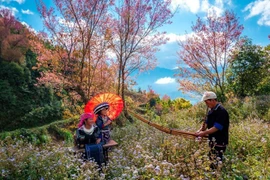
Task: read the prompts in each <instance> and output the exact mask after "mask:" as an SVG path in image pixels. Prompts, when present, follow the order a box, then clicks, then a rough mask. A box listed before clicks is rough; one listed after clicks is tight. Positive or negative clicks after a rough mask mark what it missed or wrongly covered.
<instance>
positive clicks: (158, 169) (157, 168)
mask: <svg viewBox="0 0 270 180" xmlns="http://www.w3.org/2000/svg"><path fill="white" fill-rule="evenodd" d="M154 170H155V172H156V173H157V174H159V173H160V167H159V166H156V168H155V169H154Z"/></svg>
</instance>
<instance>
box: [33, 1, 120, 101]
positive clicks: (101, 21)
mask: <svg viewBox="0 0 270 180" xmlns="http://www.w3.org/2000/svg"><path fill="white" fill-rule="evenodd" d="M54 3H55V7H56V8H47V7H46V5H45V3H44V2H43V1H42V0H39V1H38V5H37V6H38V10H39V12H40V15H41V17H42V19H43V23H44V26H45V27H46V30H47V32H48V35H49V40H50V41H51V44H53V45H54V47H53V48H52V50H53V51H54V52H57V58H56V61H57V62H56V63H55V65H56V66H54V67H52V69H51V70H48V75H49V73H53V74H57V75H56V76H62V77H61V78H60V79H62V80H63V81H62V82H64V83H63V88H64V89H65V90H66V91H67V92H73V94H74V92H76V93H77V94H78V95H79V96H81V99H82V100H83V102H87V101H88V99H89V98H90V96H91V95H93V94H95V93H97V92H100V91H104V90H107V89H108V87H110V86H111V85H110V84H109V83H113V82H115V81H114V79H113V78H114V77H115V76H114V73H113V72H114V71H104V70H105V69H108V67H109V65H112V63H110V62H107V60H108V56H107V50H108V44H107V42H108V40H107V39H106V36H107V35H106V32H107V21H108V13H107V12H108V7H109V6H110V5H111V1H110V0H91V1H89V0H78V1H73V0H55V1H54ZM46 60H47V61H50V59H49V57H48V58H47V59H46ZM44 77H46V75H44ZM45 80H46V79H45ZM76 93H75V94H76Z"/></svg>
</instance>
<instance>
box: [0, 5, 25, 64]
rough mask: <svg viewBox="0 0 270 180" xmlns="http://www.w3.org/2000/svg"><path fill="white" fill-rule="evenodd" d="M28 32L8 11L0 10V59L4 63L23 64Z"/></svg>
mask: <svg viewBox="0 0 270 180" xmlns="http://www.w3.org/2000/svg"><path fill="white" fill-rule="evenodd" d="M27 37H28V30H27V29H26V28H25V27H24V26H23V25H22V24H21V23H20V22H19V21H17V20H16V19H15V17H14V16H13V15H12V13H11V11H10V10H8V9H0V57H2V58H3V59H4V60H6V61H13V62H19V63H21V62H23V58H24V54H25V52H26V51H27V48H26V47H27V45H28V39H27Z"/></svg>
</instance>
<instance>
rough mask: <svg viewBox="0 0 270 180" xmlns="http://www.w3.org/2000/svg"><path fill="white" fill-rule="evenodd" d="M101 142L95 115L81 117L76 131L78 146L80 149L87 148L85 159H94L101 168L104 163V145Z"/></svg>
mask: <svg viewBox="0 0 270 180" xmlns="http://www.w3.org/2000/svg"><path fill="white" fill-rule="evenodd" d="M100 142H101V131H100V129H99V128H98V127H97V126H96V124H95V120H94V115H93V114H92V113H84V114H82V115H81V117H80V123H79V124H78V129H77V131H76V144H77V146H78V147H79V148H85V154H84V158H85V159H87V160H89V159H91V158H93V159H94V160H95V161H96V162H97V163H98V164H99V165H100V166H101V163H103V161H104V158H103V146H102V145H103V144H102V143H100Z"/></svg>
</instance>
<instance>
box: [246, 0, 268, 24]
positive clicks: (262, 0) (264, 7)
mask: <svg viewBox="0 0 270 180" xmlns="http://www.w3.org/2000/svg"><path fill="white" fill-rule="evenodd" d="M269 9H270V1H269V0H256V1H254V2H251V3H249V4H248V5H247V6H246V7H245V9H244V10H243V11H244V12H246V11H249V15H248V16H246V17H245V19H249V18H251V17H253V16H257V15H260V18H259V20H258V21H257V23H258V24H259V25H266V26H270V10H269Z"/></svg>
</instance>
